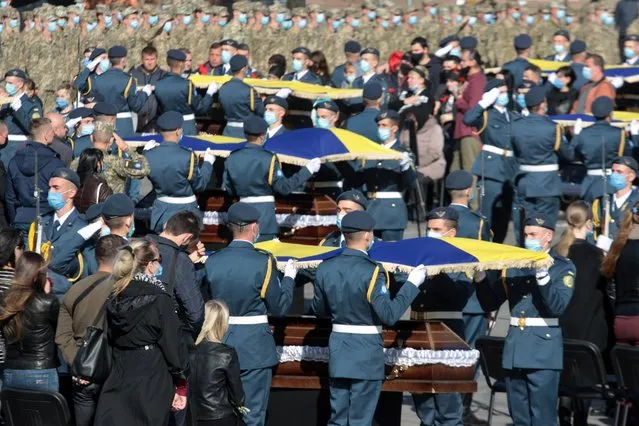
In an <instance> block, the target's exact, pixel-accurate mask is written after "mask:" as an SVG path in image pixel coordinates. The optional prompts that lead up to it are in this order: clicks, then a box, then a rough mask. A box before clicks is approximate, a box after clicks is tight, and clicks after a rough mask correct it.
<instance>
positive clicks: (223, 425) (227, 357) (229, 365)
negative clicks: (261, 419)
mask: <svg viewBox="0 0 639 426" xmlns="http://www.w3.org/2000/svg"><path fill="white" fill-rule="evenodd" d="M228 326H229V309H228V308H227V307H226V305H225V304H224V303H223V302H221V301H219V300H210V301H208V302H207V303H206V305H205V306H204V325H203V326H202V331H201V332H200V335H199V336H198V338H197V341H196V345H197V350H196V358H195V365H194V366H193V368H194V374H193V375H192V377H193V380H192V382H191V387H192V391H193V399H194V401H193V403H194V405H195V411H196V416H197V424H198V426H236V425H238V424H244V423H240V422H241V420H239V419H240V418H241V415H242V414H243V413H244V412H245V411H247V409H246V408H245V407H244V406H243V405H244V390H243V389H242V382H241V380H240V363H239V361H238V359H237V353H236V352H235V349H233V348H232V347H230V346H226V345H225V344H223V343H221V340H222V338H223V337H224V334H226V330H227V329H228Z"/></svg>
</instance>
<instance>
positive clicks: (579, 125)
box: [573, 118, 583, 135]
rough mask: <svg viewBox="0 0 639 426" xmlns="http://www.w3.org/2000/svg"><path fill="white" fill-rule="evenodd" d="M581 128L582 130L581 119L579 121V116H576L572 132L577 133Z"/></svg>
mask: <svg viewBox="0 0 639 426" xmlns="http://www.w3.org/2000/svg"><path fill="white" fill-rule="evenodd" d="M582 130H583V121H581V118H578V119H577V122H576V123H575V127H574V130H573V133H574V134H575V135H578V134H579V133H581V131H582Z"/></svg>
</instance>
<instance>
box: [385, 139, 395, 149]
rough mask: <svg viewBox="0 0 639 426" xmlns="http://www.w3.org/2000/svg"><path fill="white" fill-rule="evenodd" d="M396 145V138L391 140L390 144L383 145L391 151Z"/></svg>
mask: <svg viewBox="0 0 639 426" xmlns="http://www.w3.org/2000/svg"><path fill="white" fill-rule="evenodd" d="M396 144H397V138H395V139H393V140H392V141H391V142H390V143H388V144H383V145H384V147H385V148H389V149H392V148H393V147H394V146H395V145H396Z"/></svg>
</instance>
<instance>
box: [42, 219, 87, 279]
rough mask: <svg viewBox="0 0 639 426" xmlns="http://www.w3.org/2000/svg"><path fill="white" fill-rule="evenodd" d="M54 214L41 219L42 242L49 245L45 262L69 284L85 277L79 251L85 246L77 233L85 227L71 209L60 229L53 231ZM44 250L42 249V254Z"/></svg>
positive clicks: (83, 221)
mask: <svg viewBox="0 0 639 426" xmlns="http://www.w3.org/2000/svg"><path fill="white" fill-rule="evenodd" d="M54 221H55V217H54V214H49V215H47V216H44V217H43V218H42V231H43V236H42V242H43V245H44V243H46V242H49V243H50V248H49V254H48V256H47V260H48V262H49V268H50V269H51V270H52V271H54V272H56V273H58V274H60V275H64V276H65V277H67V278H68V279H69V281H71V282H75V281H77V280H79V279H80V278H82V277H83V276H85V272H86V271H85V268H84V259H83V257H82V255H81V251H82V249H83V247H84V245H85V244H86V241H85V240H84V238H83V237H82V236H81V235H80V234H78V231H79V230H80V229H82V228H84V227H85V226H86V225H87V222H86V221H85V220H84V218H83V217H82V216H81V215H80V214H79V213H78V211H77V210H75V209H73V211H72V212H71V214H70V215H69V217H68V218H67V219H66V220H65V221H64V223H62V225H61V226H60V229H58V230H55V229H54V226H53V225H54ZM44 251H45V250H44V249H43V252H44Z"/></svg>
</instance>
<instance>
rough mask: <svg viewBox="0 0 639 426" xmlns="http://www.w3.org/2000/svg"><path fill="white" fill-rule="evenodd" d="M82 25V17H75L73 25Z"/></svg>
mask: <svg viewBox="0 0 639 426" xmlns="http://www.w3.org/2000/svg"><path fill="white" fill-rule="evenodd" d="M79 23H80V17H79V16H74V17H73V25H78V24H79Z"/></svg>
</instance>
